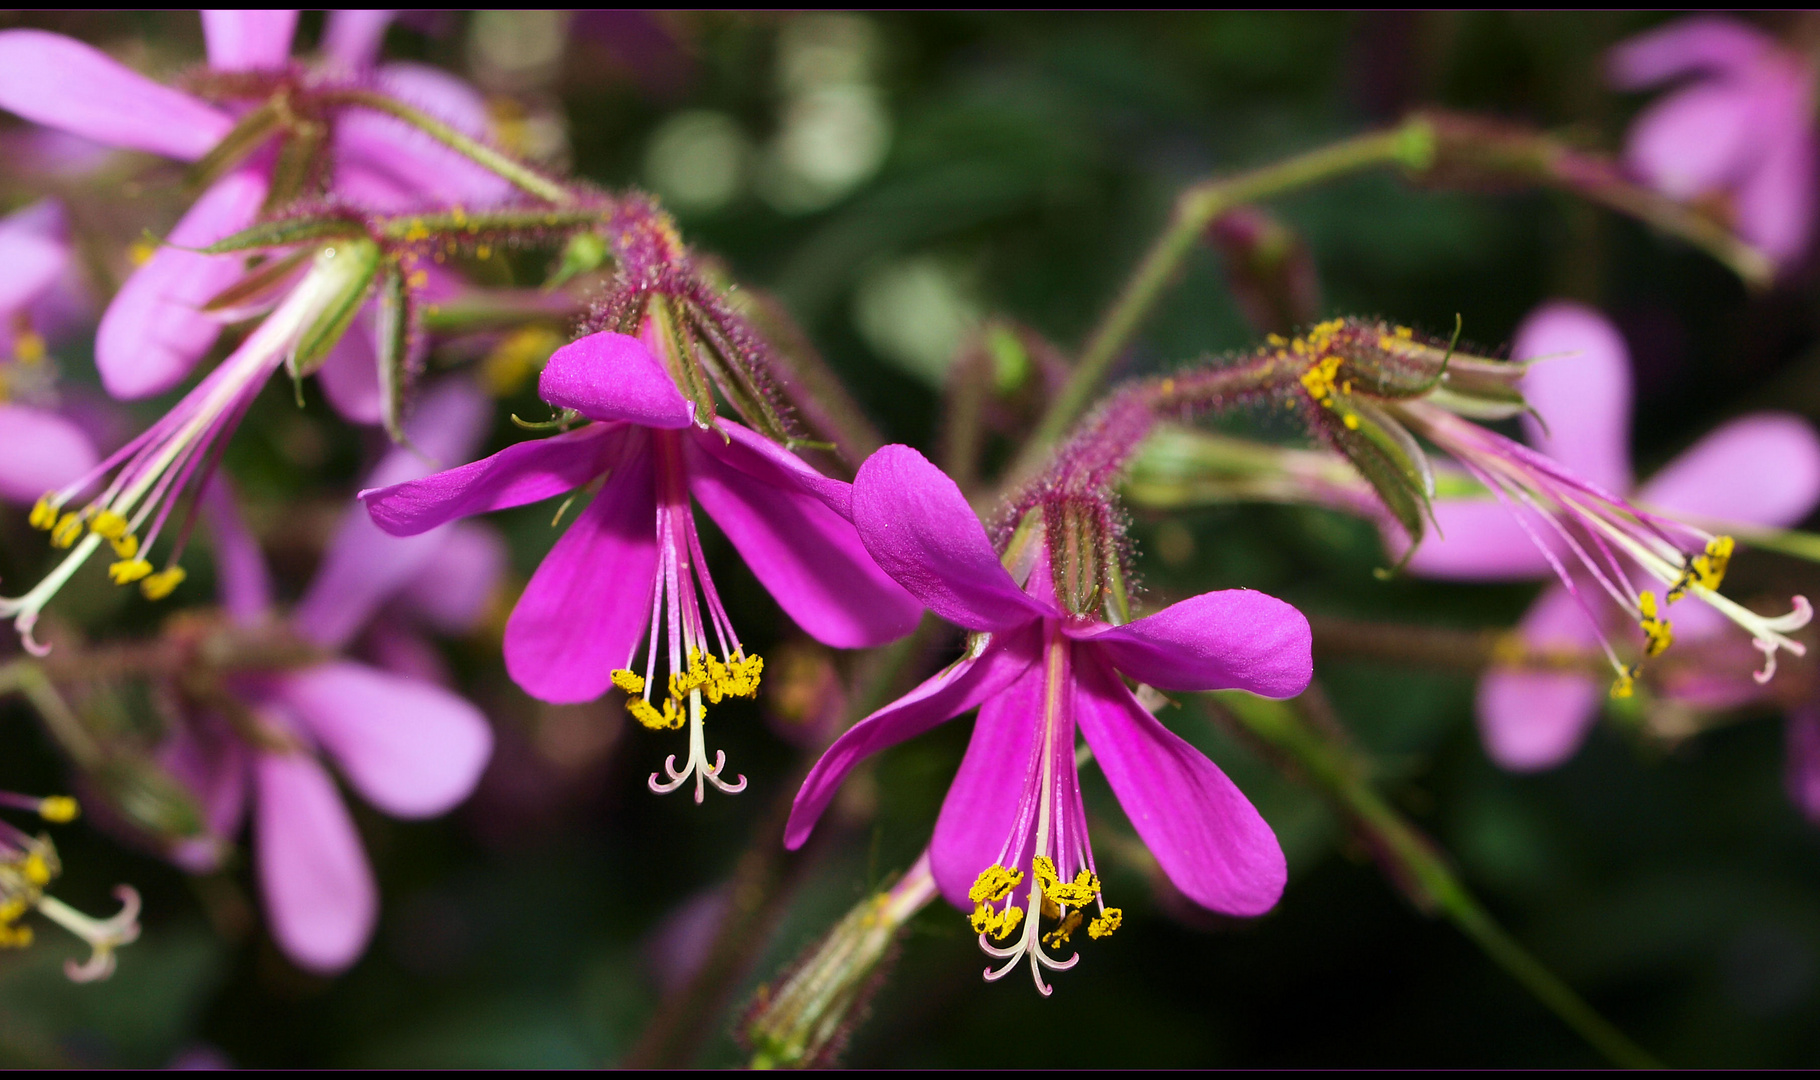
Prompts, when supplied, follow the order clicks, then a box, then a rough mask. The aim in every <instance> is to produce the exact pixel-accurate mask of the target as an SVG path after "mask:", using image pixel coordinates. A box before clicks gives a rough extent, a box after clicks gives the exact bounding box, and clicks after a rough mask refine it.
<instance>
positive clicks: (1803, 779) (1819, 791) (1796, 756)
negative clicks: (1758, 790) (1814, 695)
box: [1786, 706, 1820, 825]
mask: <svg viewBox="0 0 1820 1080" xmlns="http://www.w3.org/2000/svg"><path fill="white" fill-rule="evenodd" d="M1787 735H1788V764H1787V770H1786V771H1787V778H1788V797H1789V798H1790V799H1793V800H1794V803H1795V806H1796V807H1798V808H1799V809H1800V810H1801V812H1802V813H1803V814H1805V815H1807V820H1809V821H1811V822H1813V823H1814V824H1815V825H1820V711H1816V710H1815V709H1814V708H1812V707H1811V706H1810V707H1803V708H1799V709H1796V710H1794V711H1793V712H1790V713H1789V714H1788V728H1787Z"/></svg>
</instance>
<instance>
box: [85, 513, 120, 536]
mask: <svg viewBox="0 0 1820 1080" xmlns="http://www.w3.org/2000/svg"><path fill="white" fill-rule="evenodd" d="M88 527H89V531H91V532H97V533H100V534H101V535H102V536H103V537H105V538H107V539H109V540H118V539H120V538H121V537H122V536H125V535H126V527H127V526H126V518H124V517H122V516H120V515H119V514H118V513H115V512H114V511H112V510H98V511H96V512H95V516H94V517H92V518H90V519H89V522H88Z"/></svg>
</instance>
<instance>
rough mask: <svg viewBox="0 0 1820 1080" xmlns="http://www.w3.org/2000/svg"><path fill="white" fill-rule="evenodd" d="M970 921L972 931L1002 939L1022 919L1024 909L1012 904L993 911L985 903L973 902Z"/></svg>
mask: <svg viewBox="0 0 1820 1080" xmlns="http://www.w3.org/2000/svg"><path fill="white" fill-rule="evenodd" d="M971 921H972V924H973V932H974V933H976V934H987V935H989V936H991V937H995V938H998V939H999V940H1000V941H1003V940H1005V939H1006V938H1008V937H1010V936H1011V932H1012V931H1013V930H1016V929H1017V928H1018V924H1019V923H1021V922H1023V921H1024V909H1023V908H1021V907H1018V906H1017V905H1016V904H1012V905H1011V906H1010V907H1007V908H1006V909H1005V910H1003V911H998V912H995V911H993V910H992V909H991V908H989V907H987V906H986V905H985V904H975V905H974V907H973V918H972V920H971Z"/></svg>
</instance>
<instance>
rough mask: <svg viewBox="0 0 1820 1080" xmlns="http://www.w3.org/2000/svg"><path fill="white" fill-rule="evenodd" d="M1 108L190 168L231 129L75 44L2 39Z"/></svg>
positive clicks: (38, 33)
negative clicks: (168, 159) (183, 163)
mask: <svg viewBox="0 0 1820 1080" xmlns="http://www.w3.org/2000/svg"><path fill="white" fill-rule="evenodd" d="M0 109H6V110H8V111H9V112H15V113H18V114H19V115H20V116H23V117H25V118H26V119H27V120H31V121H34V122H36V123H39V124H43V125H45V126H46V127H53V128H57V129H58V130H60V131H67V132H69V133H70V134H72V135H81V136H83V137H85V138H89V139H93V140H95V141H96V142H99V143H105V144H107V145H108V146H118V147H122V148H124V149H128V150H146V151H149V152H151V153H154V154H163V155H164V156H166V157H173V158H176V159H178V160H179V161H195V160H196V159H197V158H199V157H201V156H202V155H204V154H206V153H208V152H209V151H210V150H213V149H214V148H215V144H216V143H218V142H220V141H221V139H222V137H223V136H225V135H226V134H227V133H228V132H229V131H230V130H232V129H233V127H234V121H233V120H232V119H230V118H229V117H228V116H227V115H226V114H225V113H222V112H219V111H217V110H216V109H214V108H212V107H211V106H209V105H205V104H204V103H202V102H201V101H199V100H197V99H196V98H193V97H191V96H190V95H188V94H186V93H184V92H183V91H181V90H173V89H171V88H170V87H168V86H165V85H163V84H161V83H156V82H153V81H152V80H151V79H148V78H146V77H145V76H143V75H141V74H139V73H138V72H136V71H133V70H132V69H130V68H128V67H126V66H125V65H123V64H121V63H120V62H119V61H118V60H115V59H114V58H113V57H111V56H108V55H107V54H105V53H103V52H101V51H100V50H98V49H95V48H92V47H90V46H88V45H84V44H83V43H82V42H80V41H77V40H75V39H74V38H68V37H64V36H63V35H62V34H52V33H47V32H46V31H43V30H7V31H4V32H0Z"/></svg>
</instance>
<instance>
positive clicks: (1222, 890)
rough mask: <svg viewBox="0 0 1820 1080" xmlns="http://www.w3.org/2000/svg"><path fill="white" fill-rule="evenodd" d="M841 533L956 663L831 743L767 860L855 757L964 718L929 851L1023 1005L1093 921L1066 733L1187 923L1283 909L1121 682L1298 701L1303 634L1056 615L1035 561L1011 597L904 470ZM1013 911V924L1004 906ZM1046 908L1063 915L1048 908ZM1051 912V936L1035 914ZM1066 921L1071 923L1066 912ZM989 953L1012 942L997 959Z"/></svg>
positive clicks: (1252, 600) (1223, 615) (1204, 616)
mask: <svg viewBox="0 0 1820 1080" xmlns="http://www.w3.org/2000/svg"><path fill="white" fill-rule="evenodd" d="M853 520H854V524H855V525H856V526H857V527H858V529H859V533H860V538H861V539H862V540H864V541H865V544H866V549H867V550H868V551H870V552H871V553H872V556H873V558H875V559H877V560H878V563H879V565H880V566H882V567H884V568H885V570H886V572H888V573H890V574H891V576H892V577H894V578H896V579H897V580H898V582H899V583H901V584H902V585H903V586H904V588H906V589H908V590H909V591H910V593H911V594H912V595H913V596H915V597H916V598H917V599H918V600H920V601H922V602H923V603H924V604H926V605H928V607H929V608H930V610H932V611H934V612H935V613H936V614H937V615H939V616H941V617H942V618H944V619H946V620H948V621H949V622H951V623H954V624H955V625H957V626H961V627H964V628H966V629H967V630H969V631H971V632H972V633H973V634H974V635H976V637H975V638H974V639H973V641H974V645H973V647H972V648H970V649H969V651H968V654H967V655H966V656H964V657H962V658H961V660H959V661H958V662H957V663H955V664H953V665H952V666H950V667H948V668H947V669H946V670H944V671H942V672H941V673H940V674H938V675H936V676H935V677H933V678H931V679H929V680H928V681H927V682H925V683H923V684H922V685H921V686H919V687H917V688H916V689H914V690H912V691H910V692H909V693H908V694H905V695H904V696H903V697H901V698H899V699H898V700H896V701H894V702H892V703H891V704H889V705H886V706H885V707H884V708H882V709H879V710H878V711H877V712H875V713H873V714H872V715H871V716H868V717H867V718H865V719H864V720H862V721H860V722H859V723H858V724H856V725H854V726H853V728H852V729H850V730H849V731H848V732H847V733H846V734H844V735H842V736H841V737H840V738H839V739H836V740H835V742H834V745H832V746H831V747H829V748H828V751H827V753H825V754H823V755H822V758H821V760H820V761H818V762H816V763H815V767H814V768H813V769H812V770H810V773H809V776H808V778H807V779H806V780H804V782H803V786H802V790H801V791H800V792H798V794H797V796H796V804H795V806H794V807H793V808H792V809H791V812H790V821H789V824H788V825H787V826H786V827H785V831H784V842H785V844H786V845H787V846H789V847H791V848H798V847H801V846H802V845H803V844H804V843H805V842H806V841H807V840H808V838H809V833H810V831H811V830H812V829H814V827H815V823H816V821H817V820H818V819H819V818H820V817H821V815H822V813H823V811H825V810H826V809H827V808H828V804H829V803H830V802H832V801H833V799H834V795H835V792H836V791H837V790H838V789H839V788H840V785H841V782H842V781H843V780H845V779H846V777H847V774H848V773H849V772H851V771H852V769H853V768H854V766H856V765H858V764H859V763H860V762H861V761H862V760H864V759H865V758H866V757H868V756H870V755H872V754H876V753H878V752H879V751H881V750H884V749H887V748H888V747H891V746H895V745H896V744H898V743H900V742H903V741H904V740H906V739H909V738H913V737H915V736H917V735H920V734H922V733H923V732H925V731H928V730H929V729H930V728H933V727H935V726H936V725H937V724H940V723H942V722H943V721H945V720H948V719H950V718H951V717H955V716H959V715H961V714H962V713H965V712H967V711H968V710H970V709H973V708H975V707H978V708H979V719H978V720H977V721H975V723H974V727H973V739H972V741H971V742H970V743H968V746H967V756H966V758H965V759H964V760H963V761H962V762H961V767H960V772H959V773H958V774H956V776H955V778H954V784H953V786H951V787H950V788H949V789H948V795H947V798H946V799H944V800H943V802H942V811H941V816H940V818H939V819H938V820H937V822H936V826H935V836H934V838H933V839H932V840H931V841H930V845H929V862H930V868H931V869H932V870H933V872H934V874H935V881H936V884H937V885H938V886H940V888H941V892H942V895H943V896H944V897H946V898H947V900H948V902H949V903H951V904H953V905H954V906H956V907H958V908H960V909H962V910H963V911H965V910H968V909H971V910H972V911H973V929H974V930H975V931H976V932H977V933H978V934H979V935H980V937H979V944H980V948H981V949H982V950H983V951H985V952H986V954H987V955H988V956H991V957H992V958H993V959H994V960H1004V961H1005V964H1004V965H1003V966H1002V967H1000V968H999V969H998V970H996V971H994V970H988V971H987V973H986V977H987V979H989V980H995V979H998V978H1000V977H1002V976H1004V975H1006V974H1008V973H1009V972H1010V971H1011V970H1012V969H1013V968H1015V967H1017V966H1018V964H1019V963H1020V962H1021V961H1023V960H1025V959H1028V960H1029V962H1030V970H1031V974H1032V975H1033V976H1034V978H1035V980H1036V985H1037V989H1038V990H1040V991H1041V992H1042V993H1044V994H1048V993H1049V988H1048V986H1047V985H1046V984H1045V983H1044V982H1043V974H1042V969H1043V968H1049V969H1052V970H1057V971H1059V970H1063V969H1066V968H1069V967H1072V966H1073V965H1074V963H1075V962H1076V960H1077V959H1078V954H1076V955H1075V956H1073V957H1070V958H1069V959H1067V960H1057V959H1056V958H1055V957H1053V956H1051V955H1050V954H1049V953H1048V952H1046V951H1045V950H1044V946H1049V947H1051V948H1059V947H1060V946H1061V945H1062V944H1064V943H1066V942H1067V941H1068V939H1069V935H1070V934H1071V933H1072V932H1073V931H1074V930H1075V929H1077V928H1079V927H1080V924H1081V922H1082V909H1084V908H1085V907H1086V906H1087V905H1088V904H1089V903H1097V904H1099V907H1100V912H1101V914H1100V916H1099V917H1098V918H1096V919H1095V920H1094V922H1093V924H1092V925H1090V926H1088V927H1087V932H1088V933H1089V934H1090V935H1091V936H1092V937H1096V938H1097V937H1101V936H1103V935H1104V934H1106V933H1110V932H1111V930H1112V929H1115V928H1116V927H1117V926H1118V922H1119V918H1120V912H1119V910H1118V909H1116V908H1107V907H1105V906H1104V903H1103V901H1101V899H1100V896H1099V883H1098V878H1097V873H1096V868H1095V866H1094V862H1093V849H1092V846H1091V844H1090V843H1089V841H1088V837H1087V817H1086V810H1085V807H1084V806H1083V804H1082V802H1081V791H1080V776H1079V772H1078V768H1077V765H1076V758H1075V734H1076V730H1077V728H1076V725H1079V727H1078V730H1079V733H1080V734H1081V735H1082V736H1083V737H1085V738H1086V740H1087V745H1088V747H1089V748H1091V749H1092V751H1093V756H1094V759H1095V760H1096V761H1098V762H1099V764H1100V771H1101V772H1102V773H1103V774H1104V775H1105V777H1106V781H1107V783H1108V784H1110V785H1111V787H1112V791H1113V794H1115V795H1116V796H1118V799H1119V803H1120V804H1121V805H1122V806H1123V807H1124V809H1125V813H1126V815H1127V816H1128V817H1129V818H1130V819H1131V824H1132V827H1133V828H1135V829H1136V830H1137V833H1138V836H1139V837H1141V838H1142V839H1143V841H1144V843H1145V845H1146V846H1148V847H1149V848H1150V850H1151V852H1152V853H1154V854H1155V856H1156V859H1157V863H1158V864H1159V865H1160V866H1161V867H1162V869H1163V872H1164V873H1166V874H1167V875H1168V876H1169V879H1170V881H1172V882H1173V883H1174V884H1175V885H1176V886H1177V887H1178V888H1180V889H1181V891H1182V892H1183V893H1184V894H1186V895H1187V896H1188V897H1189V898H1191V899H1192V900H1193V901H1194V902H1195V903H1196V904H1199V905H1201V906H1202V907H1205V908H1208V909H1210V910H1213V911H1219V912H1222V913H1225V914H1228V915H1259V914H1262V913H1264V912H1265V911H1268V910H1270V908H1271V907H1272V906H1274V905H1275V904H1276V902H1277V898H1278V897H1279V896H1280V895H1281V894H1282V891H1283V884H1284V881H1285V878H1286V875H1287V868H1286V864H1285V863H1284V861H1283V851H1282V848H1281V847H1279V846H1278V844H1277V839H1276V834H1275V833H1273V832H1271V830H1270V826H1269V825H1268V824H1267V823H1265V821H1264V819H1263V817H1261V816H1260V815H1259V814H1258V812H1257V809H1256V808H1255V807H1253V806H1252V805H1251V802H1250V800H1248V799H1247V798H1246V797H1245V794H1244V793H1243V792H1242V791H1240V790H1239V789H1238V786H1237V785H1235V784H1234V783H1233V782H1232V781H1231V780H1229V779H1228V778H1227V777H1226V774H1225V773H1222V772H1221V771H1220V770H1219V767H1218V766H1216V765H1214V763H1213V762H1211V761H1209V760H1207V758H1206V756H1205V755H1203V754H1202V753H1201V752H1200V751H1199V750H1196V749H1195V748H1194V747H1192V746H1190V745H1189V744H1188V743H1186V742H1184V741H1183V740H1182V739H1181V738H1180V737H1179V736H1177V735H1175V734H1174V733H1173V732H1171V731H1170V730H1169V729H1168V728H1166V727H1164V726H1163V725H1162V724H1161V723H1159V722H1158V721H1157V719H1156V718H1155V717H1154V716H1152V715H1151V714H1150V710H1149V709H1146V708H1145V707H1144V706H1143V705H1142V704H1140V703H1139V702H1138V700H1137V698H1136V697H1135V696H1133V694H1132V691H1131V690H1130V688H1129V687H1127V686H1126V684H1125V681H1124V677H1129V678H1130V679H1132V680H1134V681H1137V682H1141V683H1147V684H1149V685H1151V686H1154V687H1156V688H1157V689H1159V690H1165V691H1169V690H1180V691H1202V690H1225V689H1233V688H1238V689H1243V690H1249V691H1251V692H1252V693H1255V694H1261V695H1263V696H1265V697H1272V698H1288V697H1294V696H1295V695H1297V694H1299V693H1301V692H1302V690H1303V689H1304V688H1305V687H1307V685H1308V680H1309V678H1310V676H1312V675H1313V673H1314V661H1313V657H1312V655H1311V654H1310V652H1309V648H1310V637H1309V628H1308V620H1307V619H1305V618H1303V617H1302V614H1301V612H1299V611H1297V610H1296V609H1295V608H1293V607H1291V606H1289V605H1288V604H1286V603H1284V602H1283V601H1281V600H1277V599H1275V598H1274V597H1270V596H1266V595H1264V594H1263V593H1259V592H1253V591H1251V590H1248V589H1233V590H1228V591H1225V592H1213V593H1204V594H1202V595H1200V596H1195V597H1191V598H1189V599H1187V600H1184V601H1182V602H1181V603H1178V604H1173V605H1171V606H1170V607H1167V608H1164V609H1163V610H1162V611H1159V612H1157V613H1156V614H1154V615H1150V616H1148V617H1147V618H1143V619H1138V620H1137V621H1135V622H1131V623H1128V624H1126V625H1124V626H1109V625H1107V624H1106V623H1103V622H1099V621H1096V620H1092V619H1084V618H1079V617H1075V616H1071V615H1069V614H1068V613H1067V612H1065V611H1064V610H1063V609H1062V607H1061V605H1060V604H1058V603H1057V601H1056V599H1055V595H1054V590H1053V587H1052V585H1051V580H1052V579H1051V574H1050V572H1049V566H1048V560H1047V559H1046V558H1040V559H1039V560H1038V565H1037V566H1036V568H1035V569H1034V570H1032V572H1031V574H1030V578H1029V583H1028V584H1027V585H1026V586H1025V587H1023V588H1020V587H1019V586H1018V585H1017V583H1016V582H1015V581H1014V580H1013V579H1012V577H1011V575H1010V573H1009V572H1007V571H1006V569H1005V567H1004V566H1003V565H1002V564H1001V563H1000V561H999V556H998V553H997V552H996V551H995V550H994V549H993V546H992V542H991V540H990V539H988V538H987V536H986V530H985V527H984V526H983V525H981V523H980V520H979V518H978V517H976V516H975V515H974V512H973V510H972V508H971V507H969V506H968V504H967V500H966V498H965V497H964V496H963V495H962V494H961V491H960V488H958V487H956V486H955V484H954V481H952V480H950V479H949V478H948V477H947V476H946V475H944V474H943V473H942V472H941V470H939V469H937V468H936V467H935V466H934V465H932V464H930V463H929V461H928V460H927V459H926V458H924V457H923V456H922V455H921V454H919V453H917V452H916V451H915V450H912V449H910V448H909V447H907V446H887V447H885V448H884V449H882V450H880V451H878V452H877V453H875V454H873V455H872V456H871V457H870V458H868V459H867V461H866V463H865V464H864V465H863V466H861V467H860V470H859V476H858V477H857V478H856V479H855V480H854V482H853ZM1026 898H1027V903H1026V905H1025V906H1024V907H1022V908H1019V906H1018V903H1017V902H1018V901H1019V900H1024V899H1026ZM1056 903H1061V904H1062V905H1063V908H1061V909H1059V912H1058V909H1056V908H1055V907H1054V906H1053V905H1054V904H1056ZM1045 908H1047V909H1049V910H1050V911H1051V912H1057V913H1056V914H1054V915H1053V916H1052V919H1054V920H1059V921H1052V924H1051V926H1050V929H1049V930H1048V931H1047V932H1044V931H1042V930H1040V929H1039V923H1040V922H1041V920H1040V919H1039V917H1038V916H1039V913H1040V912H1042V911H1044V909H1045ZM1069 908H1072V909H1073V910H1072V911H1070V910H1068V909H1069ZM989 938H996V939H997V940H999V941H1004V940H1006V939H1010V940H1011V945H1010V947H1007V948H1001V947H999V946H995V945H993V944H991V942H990V941H989V940H988V939H989Z"/></svg>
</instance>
